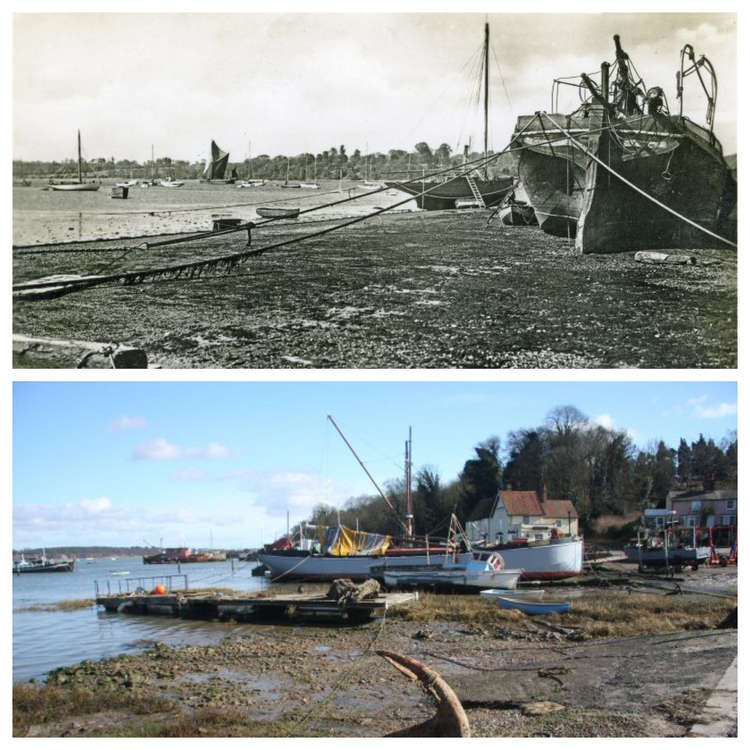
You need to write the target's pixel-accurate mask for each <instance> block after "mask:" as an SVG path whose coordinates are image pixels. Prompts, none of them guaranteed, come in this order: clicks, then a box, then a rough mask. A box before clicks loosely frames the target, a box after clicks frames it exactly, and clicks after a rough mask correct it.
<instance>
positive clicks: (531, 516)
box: [466, 489, 578, 543]
mask: <svg viewBox="0 0 750 750" xmlns="http://www.w3.org/2000/svg"><path fill="white" fill-rule="evenodd" d="M466 531H467V533H468V535H469V539H471V541H472V542H484V541H486V542H489V543H494V542H497V541H503V542H507V541H511V540H513V539H528V540H534V541H542V540H545V539H549V538H550V537H554V536H578V513H576V509H575V506H574V505H573V503H572V502H571V501H570V500H551V499H549V498H548V497H547V492H546V489H545V491H544V494H543V496H542V498H540V497H539V494H538V493H537V492H536V491H534V490H500V492H498V493H497V497H495V498H494V499H492V500H491V501H485V502H480V503H478V504H477V506H476V507H475V508H474V511H473V513H472V514H471V516H470V517H469V518H468V519H467V522H466Z"/></svg>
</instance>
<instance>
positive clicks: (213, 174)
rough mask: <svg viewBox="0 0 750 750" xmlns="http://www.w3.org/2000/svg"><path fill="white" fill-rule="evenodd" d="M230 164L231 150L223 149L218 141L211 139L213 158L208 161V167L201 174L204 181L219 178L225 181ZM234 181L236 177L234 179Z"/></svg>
mask: <svg viewBox="0 0 750 750" xmlns="http://www.w3.org/2000/svg"><path fill="white" fill-rule="evenodd" d="M228 164H229V152H228V151H222V150H221V149H220V148H219V146H218V144H217V143H216V141H211V160H210V161H209V162H207V163H206V168H205V169H204V170H203V174H202V175H201V181H202V182H212V181H213V180H219V181H221V182H224V175H225V174H226V171H227V165H228ZM232 182H234V179H232Z"/></svg>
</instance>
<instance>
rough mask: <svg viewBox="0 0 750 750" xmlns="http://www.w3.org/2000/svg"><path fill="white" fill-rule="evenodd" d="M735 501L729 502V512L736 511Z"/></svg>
mask: <svg viewBox="0 0 750 750" xmlns="http://www.w3.org/2000/svg"><path fill="white" fill-rule="evenodd" d="M735 502H736V501H735V500H727V510H734V508H735V505H734V504H735Z"/></svg>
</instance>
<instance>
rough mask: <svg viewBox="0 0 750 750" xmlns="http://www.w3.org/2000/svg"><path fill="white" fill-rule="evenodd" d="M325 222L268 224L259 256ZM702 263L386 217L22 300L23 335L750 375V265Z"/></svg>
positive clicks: (77, 247)
mask: <svg viewBox="0 0 750 750" xmlns="http://www.w3.org/2000/svg"><path fill="white" fill-rule="evenodd" d="M324 226H325V225H323V224H318V223H316V224H306V223H304V222H302V221H300V222H297V223H293V224H290V223H285V224H283V225H269V226H268V227H262V228H258V229H257V230H255V231H254V235H253V247H255V248H261V247H263V246H264V245H268V244H272V243H275V242H277V241H278V240H280V239H284V238H292V237H299V236H301V235H303V234H306V233H309V232H310V231H316V230H318V229H321V228H323V227H324ZM144 239H146V238H144ZM245 245H246V236H245V235H244V233H243V234H240V235H236V234H233V235H227V236H224V237H219V238H209V239H204V240H201V241H193V242H189V243H185V244H176V245H169V246H165V247H148V248H146V247H145V246H143V245H142V244H141V242H140V241H139V240H137V239H132V240H123V241H110V242H106V243H99V244H97V243H83V244H75V243H73V244H66V245H62V246H61V245H56V246H55V245H45V246H44V247H42V248H37V249H36V250H34V251H33V252H31V253H30V252H29V251H28V250H22V249H17V250H16V251H15V252H14V283H18V282H22V281H29V280H32V279H39V278H41V277H47V276H50V275H53V274H64V273H71V272H74V273H76V274H79V275H89V274H110V273H113V272H114V273H120V272H127V271H134V270H147V269H153V268H157V267H166V266H172V265H176V264H179V263H185V262H188V263H189V262H193V261H197V260H205V259H208V258H216V257H221V256H224V255H227V254H229V253H233V252H239V251H242V250H243V249H244V248H245ZM60 251H64V252H60ZM690 254H691V255H693V256H695V257H696V258H697V259H698V261H699V262H698V264H696V265H671V264H670V265H646V264H642V263H638V262H636V261H635V259H634V256H633V253H618V254H614V255H586V256H581V255H578V254H577V253H576V251H575V248H574V247H573V245H572V243H569V242H568V241H567V240H565V239H560V238H556V237H551V236H549V235H546V234H544V233H543V232H541V231H540V230H539V229H537V228H530V227H525V228H522V227H506V226H503V225H502V224H500V223H499V222H498V221H497V220H495V221H493V222H490V223H489V224H488V223H487V216H486V212H474V211H467V212H456V211H437V212H424V213H416V214H415V213H413V212H408V213H402V214H393V215H388V214H386V215H383V216H381V217H379V218H377V219H373V220H368V221H367V222H364V223H361V224H357V225H354V226H351V227H348V228H346V229H343V230H339V231H336V232H333V233H330V234H326V235H325V236H322V237H319V238H317V239H308V240H305V241H303V242H300V243H298V244H294V245H289V246H287V247H285V248H281V249H278V250H274V251H272V252H268V253H265V254H262V255H259V256H253V257H251V258H248V259H247V260H246V261H244V262H243V263H242V264H241V265H239V266H237V267H235V268H234V269H233V270H231V271H229V272H228V273H227V272H226V270H221V271H220V272H219V273H212V274H204V275H202V276H201V277H199V278H193V279H187V278H184V277H183V278H181V279H172V278H169V277H168V276H167V277H164V278H163V279H161V280H155V281H148V282H146V283H140V284H136V285H134V286H123V285H121V284H118V283H114V284H107V285H103V286H96V287H93V288H89V289H85V290H82V291H78V292H74V293H71V294H67V295H65V296H63V297H60V298H57V299H50V300H37V301H26V300H15V302H14V333H18V334H24V335H26V336H32V337H41V338H55V339H61V338H62V339H74V340H82V341H94V342H108V343H113V342H115V343H120V344H126V345H130V346H135V347H138V348H141V349H143V350H145V351H146V353H147V356H148V360H149V364H150V366H152V367H170V368H233V367H243V368H300V367H303V368H415V367H417V368H576V367H581V368H621V367H640V368H665V367H667V368H696V367H705V368H713V367H721V368H731V367H735V366H736V364H737V336H736V331H737V283H736V270H737V267H736V255H735V253H733V252H727V251H723V250H705V251H699V250H691V251H690ZM706 262H708V263H707V264H704V263H706ZM15 365H16V366H23V361H16V362H15ZM71 366H73V364H71Z"/></svg>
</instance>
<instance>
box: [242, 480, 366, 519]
mask: <svg viewBox="0 0 750 750" xmlns="http://www.w3.org/2000/svg"><path fill="white" fill-rule="evenodd" d="M245 486H246V488H247V489H248V490H249V491H250V494H251V497H252V503H253V505H254V506H257V507H261V508H263V509H264V510H265V512H266V513H268V515H269V516H276V517H278V516H282V515H284V514H285V513H286V511H287V510H288V511H290V512H291V513H292V515H293V516H295V517H297V518H299V517H300V516H308V515H309V514H310V512H311V511H312V509H313V508H314V507H315V506H316V505H318V504H320V503H325V504H326V505H334V506H341V505H343V504H344V502H346V500H348V499H349V498H350V497H352V496H353V493H352V491H351V490H350V488H348V487H346V486H345V485H343V484H339V483H336V482H333V481H331V480H326V479H322V478H321V477H320V476H318V475H316V474H308V473H306V472H301V471H297V472H295V471H285V472H278V473H268V474H253V475H251V476H250V478H249V479H248V481H247V482H246V483H245Z"/></svg>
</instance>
